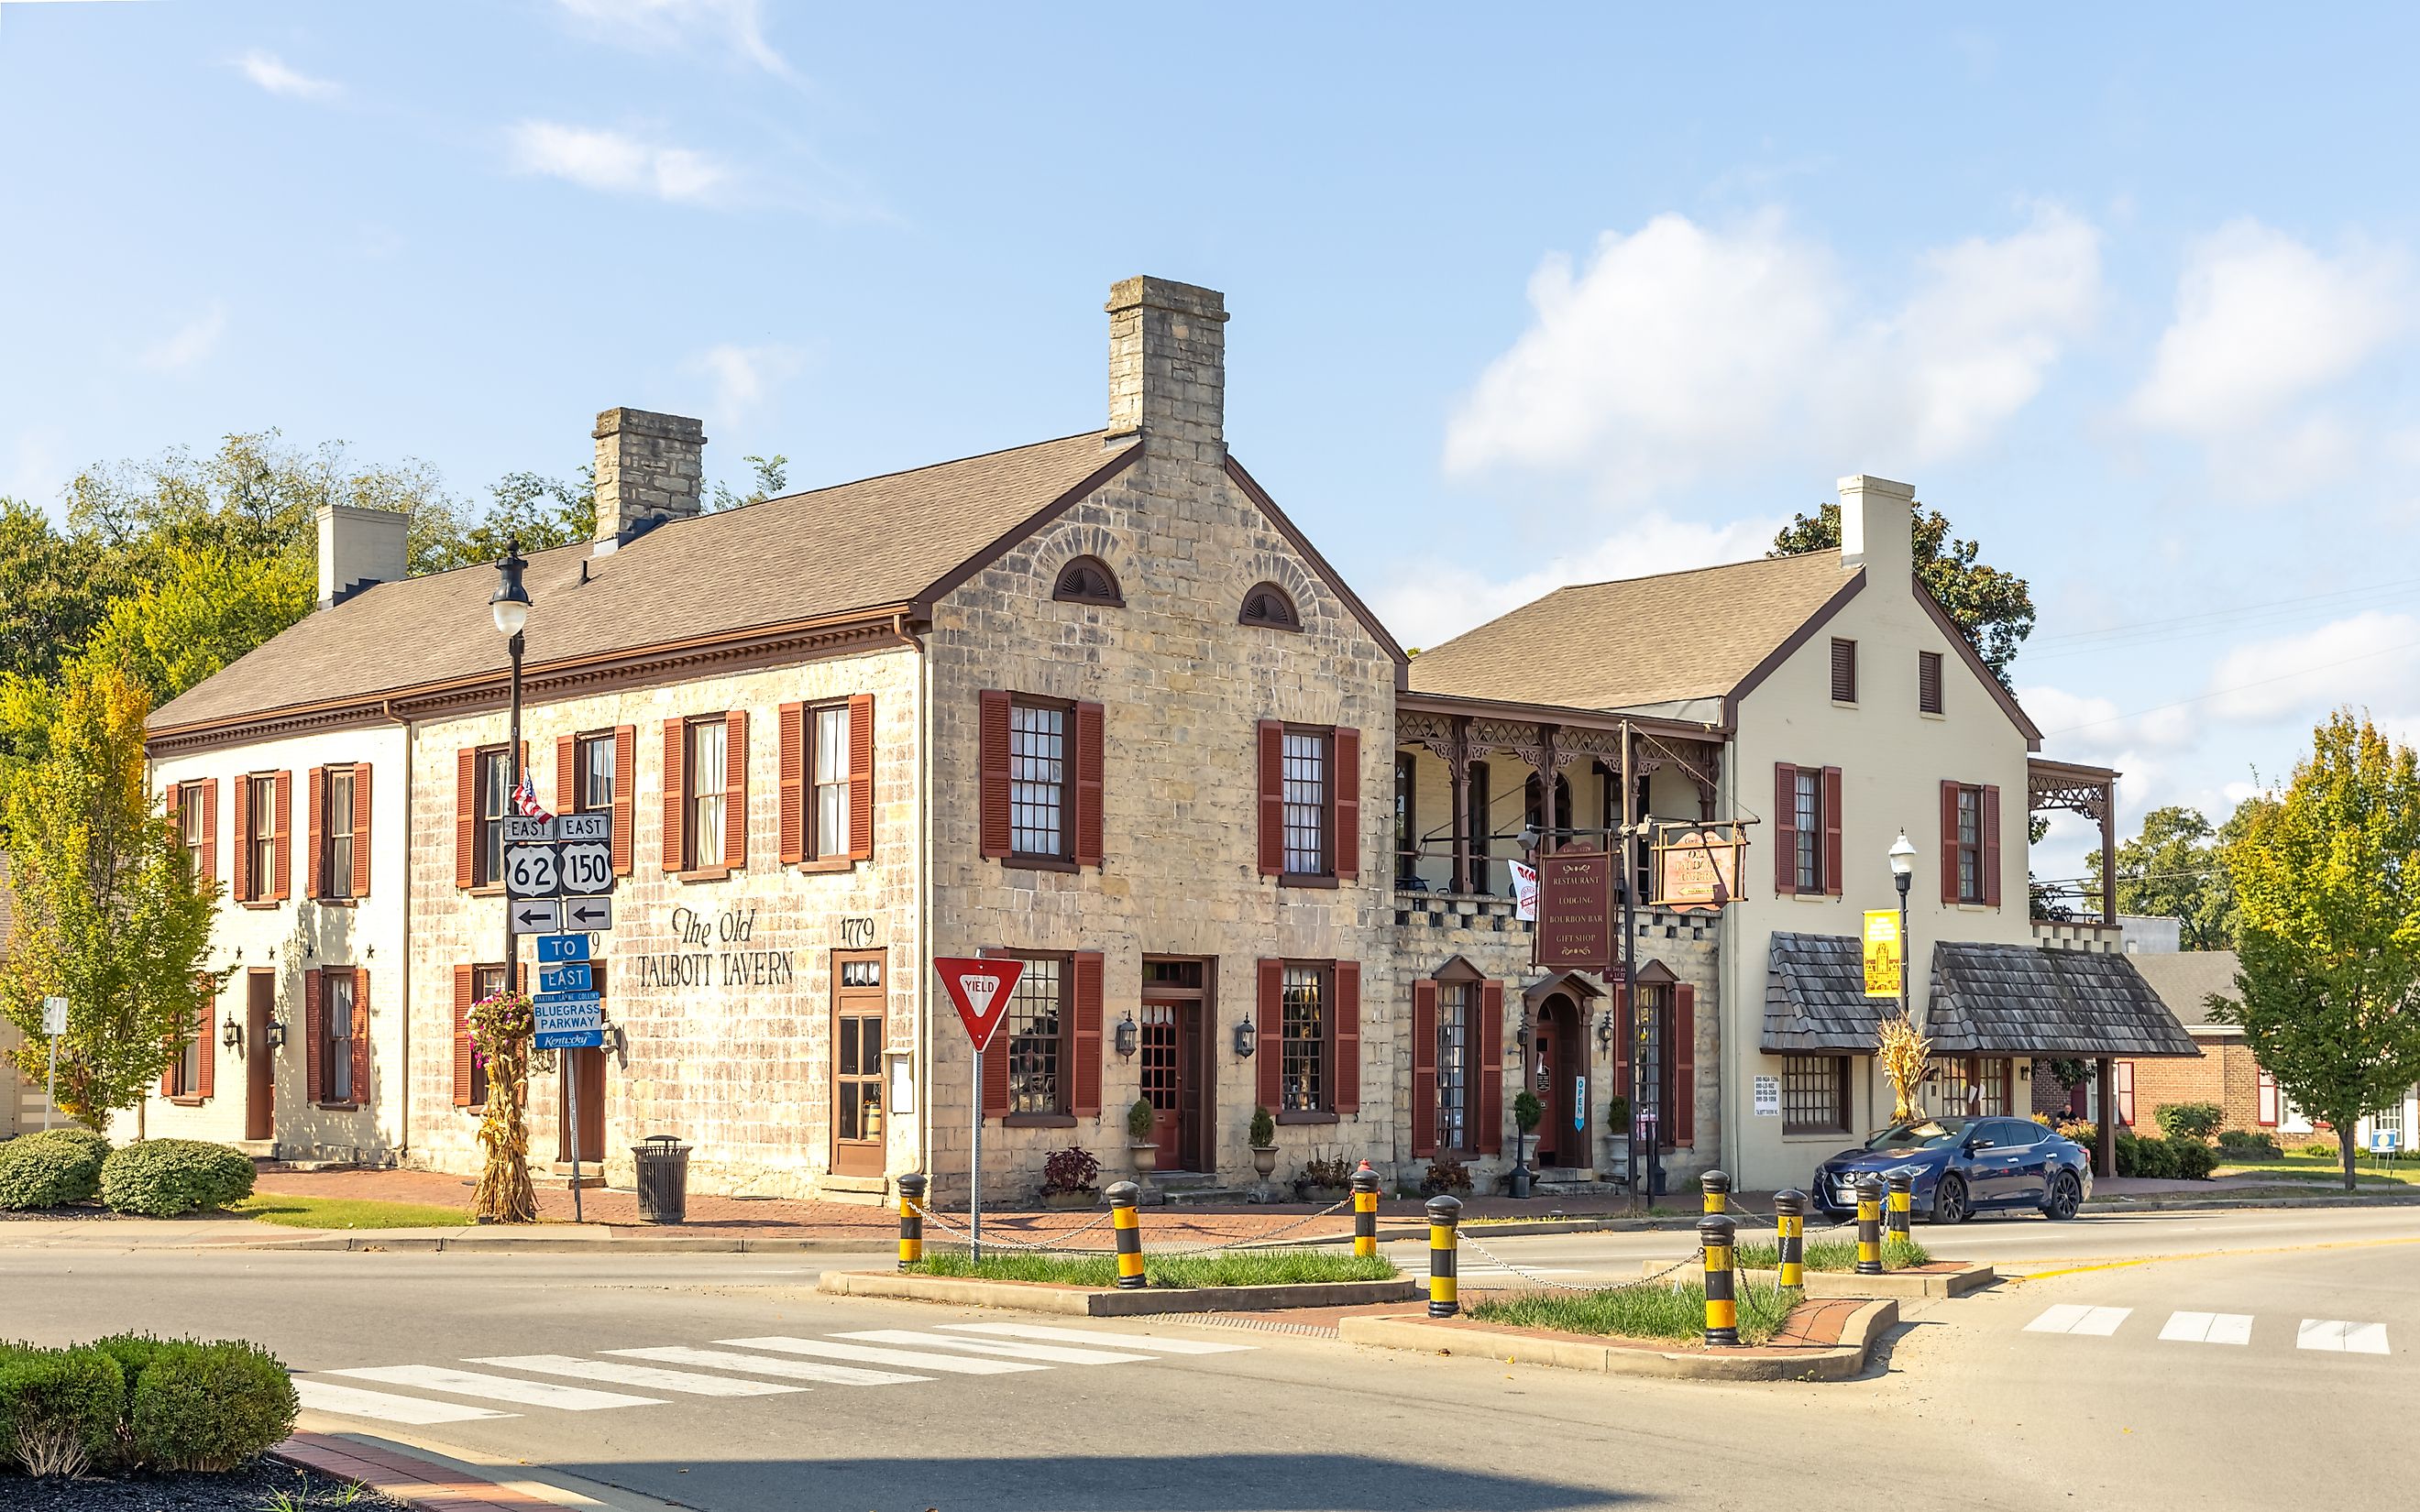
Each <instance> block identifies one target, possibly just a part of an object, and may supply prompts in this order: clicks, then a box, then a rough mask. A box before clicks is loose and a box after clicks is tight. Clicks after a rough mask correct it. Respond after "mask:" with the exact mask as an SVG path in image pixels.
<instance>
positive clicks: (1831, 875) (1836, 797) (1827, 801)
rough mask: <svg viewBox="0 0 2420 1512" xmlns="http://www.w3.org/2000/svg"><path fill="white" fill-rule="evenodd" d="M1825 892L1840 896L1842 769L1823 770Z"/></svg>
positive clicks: (1827, 767) (1835, 767)
mask: <svg viewBox="0 0 2420 1512" xmlns="http://www.w3.org/2000/svg"><path fill="white" fill-rule="evenodd" d="M1840 859H1841V857H1840V769H1839V768H1838V767H1837V766H1826V767H1825V768H1823V890H1824V891H1825V892H1827V893H1829V894H1831V895H1832V896H1833V897H1835V898H1838V896H1840Z"/></svg>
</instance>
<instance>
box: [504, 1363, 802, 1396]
mask: <svg viewBox="0 0 2420 1512" xmlns="http://www.w3.org/2000/svg"><path fill="white" fill-rule="evenodd" d="M463 1363H464V1364H466V1365H502V1366H504V1368H505V1369H507V1370H530V1371H535V1372H536V1373H537V1374H539V1375H543V1376H571V1377H574V1378H576V1379H578V1380H582V1381H613V1382H614V1383H615V1384H617V1385H623V1386H652V1387H654V1388H655V1389H656V1390H658V1391H680V1392H687V1393H689V1394H690V1396H777V1395H779V1394H781V1393H783V1392H793V1391H799V1390H802V1389H804V1388H802V1387H799V1386H780V1385H776V1384H774V1383H773V1382H772V1381H734V1380H732V1379H731V1378H730V1377H728V1376H699V1375H692V1374H690V1372H689V1371H686V1370H659V1369H658V1368H657V1367H655V1366H654V1365H624V1364H622V1363H621V1362H619V1361H617V1360H582V1359H581V1358H580V1357H579V1356H578V1355H572V1354H498V1355H490V1356H489V1357H488V1358H486V1359H480V1360H468V1361H465V1362H463Z"/></svg>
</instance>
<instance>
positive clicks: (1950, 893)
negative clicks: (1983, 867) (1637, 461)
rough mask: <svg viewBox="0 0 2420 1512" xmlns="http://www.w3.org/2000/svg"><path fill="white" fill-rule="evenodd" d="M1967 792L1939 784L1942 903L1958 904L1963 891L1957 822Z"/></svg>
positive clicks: (1960, 815)
mask: <svg viewBox="0 0 2420 1512" xmlns="http://www.w3.org/2000/svg"><path fill="white" fill-rule="evenodd" d="M1970 791H1971V790H1970V789H1968V788H1966V787H1964V786H1963V785H1962V784H1960V783H1957V782H1944V783H1942V784H1941V901H1942V902H1943V903H1948V904H1955V903H1958V902H1960V901H1961V897H1962V892H1963V887H1962V882H1961V873H1962V871H1963V870H1964V869H1963V868H1962V865H1961V864H1960V863H1961V859H1962V857H1961V854H1960V853H1961V850H1962V846H1961V845H1960V843H1959V841H1960V836H1959V821H1960V819H1961V817H1962V813H1963V810H1964V809H1965V802H1966V795H1967V794H1968V793H1969V792H1970Z"/></svg>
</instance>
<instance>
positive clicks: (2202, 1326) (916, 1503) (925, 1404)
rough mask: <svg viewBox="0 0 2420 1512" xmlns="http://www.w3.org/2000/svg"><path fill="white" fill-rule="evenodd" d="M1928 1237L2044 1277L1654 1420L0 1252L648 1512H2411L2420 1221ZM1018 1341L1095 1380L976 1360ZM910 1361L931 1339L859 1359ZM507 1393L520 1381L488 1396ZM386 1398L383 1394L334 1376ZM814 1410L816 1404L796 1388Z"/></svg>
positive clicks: (703, 1307) (647, 1274) (724, 1271)
mask: <svg viewBox="0 0 2420 1512" xmlns="http://www.w3.org/2000/svg"><path fill="white" fill-rule="evenodd" d="M1925 1237H1927V1239H1928V1241H1929V1242H1932V1243H1933V1246H1934V1248H1935V1249H1937V1250H1939V1251H1941V1252H1943V1253H1946V1254H1955V1255H1973V1256H1976V1257H1986V1258H1992V1259H1993V1260H1995V1262H1996V1261H2001V1260H2004V1259H2005V1260H2007V1261H2009V1262H2013V1263H2015V1264H2017V1265H2018V1266H2020V1267H2021V1268H2023V1269H2026V1270H2029V1271H2032V1272H2034V1273H2036V1274H2035V1275H2034V1277H2033V1278H2032V1279H2028V1280H2024V1281H2022V1282H2017V1283H2012V1284H2009V1285H2006V1286H2004V1287H2002V1288H1998V1289H1997V1290H1995V1291H1993V1292H1991V1293H1987V1294H1984V1295H1981V1296H1978V1297H1972V1298H1967V1299H1962V1300H1960V1301H1957V1302H1952V1303H1940V1304H1926V1305H1923V1306H1921V1307H1918V1308H1916V1309H1912V1310H1911V1311H1910V1313H1909V1324H1908V1326H1907V1327H1906V1329H1905V1330H1904V1331H1903V1332H1902V1334H1901V1335H1899V1337H1898V1338H1897V1340H1896V1341H1895V1343H1894V1345H1893V1346H1892V1349H1891V1357H1890V1361H1889V1364H1888V1365H1887V1367H1886V1368H1885V1369H1883V1370H1879V1371H1877V1372H1875V1373H1873V1374H1871V1375H1869V1377H1868V1378H1867V1379H1864V1380H1860V1381H1851V1382H1845V1383H1839V1384H1834V1385H1822V1386H1815V1385H1807V1386H1796V1385H1782V1386H1754V1387H1749V1386H1709V1385H1703V1384H1698V1383H1683V1382H1645V1381H1616V1380H1607V1379H1603V1378H1590V1377H1586V1376H1581V1375H1576V1374H1573V1373H1569V1372H1563V1371H1555V1370H1547V1369H1541V1368H1533V1367H1526V1366H1508V1365H1499V1364H1491V1363H1489V1362H1486V1361H1481V1360H1474V1359H1468V1358H1455V1359H1442V1358H1427V1357H1419V1356H1410V1355H1404V1354H1399V1353H1392V1352H1382V1351H1363V1350H1355V1349H1353V1348H1351V1347H1348V1346H1345V1345H1342V1344H1340V1343H1338V1342H1336V1341H1334V1340H1331V1339H1324V1338H1316V1337H1307V1336H1300V1335H1289V1334H1284V1333H1278V1332H1265V1331H1251V1330H1247V1329H1242V1328H1237V1327H1232V1326H1227V1327H1221V1326H1213V1325H1204V1324H1198V1323H1197V1324H1187V1323H1172V1324H1161V1323H1157V1322H1142V1323H1139V1322H1136V1321H1133V1320H1117V1321H1108V1320H1104V1321H1100V1322H1094V1321H1091V1320H1085V1319H1019V1318H1015V1317H1011V1316H1008V1315H1002V1314H996V1313H981V1312H976V1311H973V1310H966V1311H957V1310H948V1309H936V1308H928V1307H921V1306H913V1305H909V1304H879V1303H866V1302H861V1301H853V1300H845V1299H844V1300H834V1299H830V1298H826V1297H823V1296H821V1295H819V1294H817V1293H815V1292H814V1291H813V1290H812V1285H813V1279H814V1272H815V1271H816V1270H818V1269H819V1268H821V1267H822V1266H824V1265H828V1264H842V1265H851V1264H858V1263H879V1257H871V1256H869V1257H866V1258H865V1260H864V1261H862V1262H855V1261H850V1260H847V1259H843V1258H840V1257H784V1256H768V1257H744V1256H732V1257H593V1258H592V1257H585V1256H571V1257H559V1256H529V1257H509V1256H476V1255H459V1254H449V1255H402V1254H367V1255H348V1254H302V1253H283V1254H281V1253H274V1252H245V1253H225V1252H217V1253H199V1252H148V1253H135V1254H127V1253H106V1252H97V1251H96V1252H79V1251H71V1250H59V1249H45V1250H39V1251H22V1250H5V1249H0V1335H5V1336H21V1337H23V1336H30V1337H33V1338H35V1339H38V1340H40V1341H46V1342H56V1341H65V1340H68V1339H72V1338H80V1337H88V1336H91V1335H95V1334H99V1333H103V1332H107V1331H110V1330H114V1329H120V1328H129V1327H132V1328H150V1329H157V1330H161V1331H163V1332H172V1333H186V1332H192V1333H198V1334H202V1335H246V1336H250V1337H254V1338H256V1339H259V1340H260V1341H262V1342H263V1343H265V1344H267V1345H268V1346H269V1347H271V1349H273V1350H277V1351H278V1352H279V1353H280V1354H281V1355H283V1356H284V1357H285V1358H286V1359H287V1361H288V1363H289V1364H291V1365H293V1366H294V1368H295V1369H296V1370H297V1372H298V1374H299V1375H300V1376H301V1378H302V1380H303V1381H306V1382H311V1383H316V1384H314V1385H312V1386H310V1387H308V1388H307V1389H308V1390H309V1391H310V1392H311V1393H312V1395H314V1396H317V1397H318V1398H319V1399H320V1400H321V1402H322V1403H323V1405H324V1404H325V1403H327V1402H330V1401H334V1402H335V1403H337V1404H339V1405H343V1406H346V1407H349V1408H353V1409H361V1408H365V1407H367V1408H369V1409H372V1410H374V1411H379V1412H388V1413H390V1414H392V1413H396V1412H401V1413H403V1414H405V1415H417V1416H421V1417H430V1416H435V1417H442V1418H450V1419H452V1420H450V1421H433V1422H432V1421H422V1422H414V1423H399V1422H396V1421H395V1420H394V1419H393V1417H392V1416H389V1417H384V1418H380V1417H375V1416H361V1415H355V1414H354V1413H352V1412H348V1413H345V1414H334V1415H318V1416H317V1417H315V1419H314V1426H318V1427H326V1428H331V1429H335V1430H339V1431H362V1432H373V1433H378V1434H380V1435H382V1436H387V1437H391V1438H395V1439H397V1440H400V1441H403V1442H407V1443H418V1444H422V1445H430V1446H438V1447H446V1448H451V1449H453V1450H455V1451H456V1452H458V1453H461V1454H463V1455H464V1456H466V1457H471V1458H479V1459H482V1460H486V1461H491V1462H492V1461H502V1462H504V1463H506V1464H513V1463H516V1462H520V1463H527V1464H530V1465H532V1466H533V1467H534V1468H533V1469H532V1471H530V1472H529V1473H539V1471H538V1470H537V1469H536V1468H535V1467H551V1469H552V1471H554V1472H557V1473H567V1474H568V1475H570V1476H575V1477H579V1479H580V1482H581V1483H584V1484H586V1485H587V1486H588V1489H591V1490H592V1491H594V1492H596V1493H597V1494H598V1495H599V1496H601V1497H602V1498H604V1499H605V1500H606V1501H607V1503H608V1504H619V1505H624V1506H630V1507H641V1506H652V1505H658V1504H661V1503H656V1502H650V1501H647V1500H644V1499H642V1498H643V1497H644V1498H660V1499H662V1502H664V1503H671V1504H680V1505H686V1506H692V1507H702V1508H709V1509H713V1512H799V1509H808V1512H825V1509H830V1512H869V1509H874V1512H902V1509H905V1512H915V1509H918V1508H926V1507H938V1508H943V1509H947V1512H958V1509H977V1508H980V1509H986V1512H988V1509H1003V1512H1058V1509H1071V1512H1072V1509H1119V1508H1123V1509H1139V1512H1292V1509H1326V1508H1334V1509H1354V1512H1358V1509H1363V1508H1369V1509H1378V1508H1387V1509H1408V1512H1427V1509H1435V1512H1461V1509H1470V1508H1490V1509H1503V1512H1532V1509H1535V1512H1547V1509H1560V1508H1581V1507H1587V1508H1599V1507H1631V1506H1651V1505H1670V1506H1676V1507H1677V1506H1684V1507H1690V1508H1705V1507H1731V1506H1741V1507H1746V1506H1756V1507H1760V1508H1762V1507H1776V1506H1777V1507H1807V1508H1822V1509H1829V1508H1840V1509H1843V1512H1845V1509H1849V1508H1857V1509H1860V1512H1863V1509H1867V1508H1871V1507H1873V1506H1876V1505H1883V1504H1892V1505H1901V1506H1909V1505H1920V1506H1939V1505H1947V1504H1958V1505H1962V1506H1970V1507H1978V1508H2003V1507H2005V1508H2026V1509H2031V1508H2040V1507H2051V1506H2069V1505H2074V1504H2086V1503H2088V1502H2090V1501H2093V1500H2103V1501H2113V1500H2118V1499H2121V1498H2122V1499H2123V1500H2124V1501H2125V1502H2126V1503H2127V1504H2133V1505H2139V1506H2150V1507H2165V1506H2180V1507H2181V1506H2191V1507H2194V1508H2196V1509H2197V1512H2198V1509H2204V1508H2218V1509H2225V1508H2235V1507H2242V1508H2256V1507H2257V1508H2258V1509H2260V1512H2273V1509H2274V1508H2275V1507H2277V1506H2279V1505H2331V1504H2333V1505H2349V1506H2369V1505H2385V1504H2394V1503H2396V1502H2397V1500H2398V1499H2399V1498H2401V1497H2403V1496H2405V1495H2407V1494H2408V1470H2407V1468H2406V1467H2405V1466H2404V1464H2403V1457H2402V1456H2401V1454H2400V1452H2399V1447H2400V1444H2401V1443H2402V1440H2403V1437H2404V1433H2403V1428H2404V1426H2405V1424H2406V1423H2407V1422H2408V1420H2409V1416H2410V1413H2409V1411H2408V1409H2409V1407H2410V1406H2411V1404H2412V1403H2413V1402H2415V1401H2420V1361H2415V1359H2414V1356H2413V1354H2412V1345H2413V1343H2414V1342H2420V1299H2415V1291H2420V1288H2413V1287H2412V1286H2411V1284H2410V1278H2411V1277H2412V1275H2413V1274H2414V1264H2415V1261H2420V1251H2416V1250H2415V1248H2414V1246H2415V1245H2420V1210H2415V1209H2403V1210H2373V1211H2357V1210H2354V1211H2347V1210H2337V1211H2262V1212H2244V1213H2235V1214H2226V1215H2221V1216H2195V1217H2188V1216H2182V1215H2168V1214H2162V1215H2138V1216H2132V1217H2123V1218H2120V1217H2115V1216H2112V1217H2106V1218H2087V1219H2086V1220H2084V1221H2081V1222H2078V1223H2076V1224H2072V1225H2064V1226H2053V1225H2049V1224H2044V1223H2040V1222H2034V1223H2024V1224H2020V1223H2015V1222H1987V1223H1980V1224H1976V1225H1972V1226H1969V1227H1965V1228H1962V1229H1958V1230H1932V1231H1931V1232H1930V1233H1928V1234H1927V1235H1926V1236H1925ZM1682 1243H1684V1241H1682V1240H1680V1238H1679V1236H1673V1235H1590V1236H1561V1237H1538V1238H1532V1239H1510V1238H1508V1239H1503V1240H1500V1241H1498V1242H1496V1243H1494V1244H1491V1245H1490V1247H1491V1248H1493V1249H1496V1250H1497V1253H1499V1254H1501V1255H1503V1256H1505V1257H1507V1258H1509V1259H1512V1260H1514V1261H1516V1262H1517V1263H1520V1264H1522V1265H1523V1266H1525V1267H1539V1268H1544V1269H1545V1270H1569V1271H1572V1272H1575V1273H1582V1276H1581V1278H1583V1279H1584V1278H1586V1276H1585V1273H1590V1272H1597V1271H1602V1272H1604V1273H1608V1274H1623V1273H1627V1274H1636V1273H1637V1263H1638V1260H1639V1259H1640V1258H1641V1257H1646V1256H1648V1255H1651V1254H1658V1253H1671V1252H1673V1251H1674V1250H1675V1248H1676V1245H1679V1244H1682ZM1987 1252H1988V1253H1987ZM1470 1269H1471V1267H1470V1266H1468V1265H1466V1274H1467V1273H1468V1272H1469V1270H1470ZM1001 1323H1005V1324H1007V1325H1008V1326H1009V1327H1011V1328H1017V1327H1023V1326H1026V1325H1032V1326H1035V1327H1039V1328H1042V1329H1045V1330H1068V1331H1072V1332H1075V1333H1079V1334H1082V1335H1086V1336H1087V1340H1088V1341H1089V1342H1088V1343H1083V1344H1079V1343H1078V1341H1075V1340H1070V1339H1066V1338H1063V1337H1060V1336H1058V1335H1056V1334H1045V1335H1002V1334H999V1333H997V1332H983V1331H974V1330H969V1329H967V1328H965V1327H963V1326H962V1325H967V1324H1001ZM2314 1325H2317V1326H2314ZM894 1332H905V1333H907V1334H909V1335H921V1336H919V1337H912V1338H905V1339H903V1338H897V1337H888V1338H864V1337H852V1336H849V1335H866V1334H890V1333H894ZM2163 1335H2171V1336H2167V1337H2164V1336H2163ZM732 1340H746V1341H749V1342H746V1343H741V1344H734V1343H729V1342H726V1341H732ZM773 1340H779V1341H783V1342H779V1343H774V1342H768V1341H773ZM951 1340H954V1342H949V1341H951ZM2237 1340H2241V1342H2236V1341H2237ZM1179 1347H1184V1349H1183V1350H1182V1352H1180V1349H1179ZM1205 1347H1208V1348H1210V1349H1211V1350H1212V1352H1201V1351H1202V1350H1203V1349H1204V1348H1205ZM633 1350H635V1351H643V1352H638V1353H628V1352H622V1351H633ZM1066 1350H1075V1352H1074V1353H1065V1352H1061V1351H1066ZM2373 1350H2384V1351H2385V1352H2382V1353H2380V1352H2372V1351H2373ZM548 1356H552V1357H558V1358H553V1359H542V1358H541V1357H548ZM734 1357H736V1358H737V1363H735V1361H734ZM497 1360H504V1361H509V1362H511V1363H509V1364H501V1365H500V1364H491V1363H486V1362H492V1361H497ZM766 1361H771V1362H773V1365H770V1366H769V1367H768V1366H767V1365H764V1362H766ZM473 1362H478V1363H473ZM1001 1365H1008V1366H1012V1367H1018V1368H1008V1369H1000V1368H997V1367H998V1366H1001ZM953 1366H954V1367H955V1368H952V1367H953ZM834 1367H838V1368H837V1369H835V1368H834ZM784 1368H786V1369H788V1370H790V1371H792V1372H793V1373H792V1374H786V1375H783V1374H775V1373H774V1371H776V1370H781V1369H784ZM969 1370H978V1371H982V1372H983V1373H967V1372H968V1371H969ZM355 1371H358V1372H367V1373H366V1374H338V1372H355ZM442 1371H459V1372H471V1373H473V1374H474V1375H476V1376H482V1377H487V1378H489V1379H487V1380H484V1381H480V1380H471V1381H465V1380H462V1379H460V1378H459V1377H454V1376H443V1375H434V1374H431V1372H442ZM850 1371H860V1372H872V1373H874V1374H875V1375H878V1376H905V1377H910V1378H914V1379H907V1380H876V1379H869V1378H865V1377H850V1376H849V1375H848V1374H847V1372H850ZM573 1372H582V1373H577V1374H575V1373H573ZM645 1372H670V1373H671V1374H668V1375H649V1374H645ZM782 1386H787V1387H793V1388H799V1389H793V1390H771V1389H769V1388H773V1387H782ZM735 1391H737V1392H749V1393H752V1395H727V1393H731V1392H735ZM346 1393H367V1394H371V1395H369V1396H346V1395H345V1394H346ZM582 1393H601V1394H603V1396H583V1395H579V1394H582ZM703 1393H717V1395H704V1394H703ZM381 1399H382V1401H381ZM394 1403H402V1404H403V1406H402V1407H400V1408H396V1407H395V1406H393V1405H391V1404H394ZM2397 1409H2404V1410H2403V1411H2398V1410H2397ZM472 1413H491V1414H497V1415H478V1416H473V1415H469V1414H472ZM1894 1481H1896V1482H1898V1483H1900V1487H1901V1488H1902V1489H1899V1490H1897V1491H1893V1490H1890V1489H1886V1488H1888V1487H1889V1485H1890V1483H1892V1482H1894ZM599 1487H604V1488H618V1489H619V1490H611V1491H608V1490H600V1489H598V1488H599Z"/></svg>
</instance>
